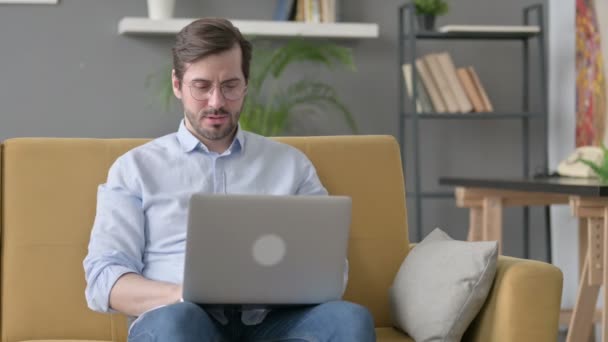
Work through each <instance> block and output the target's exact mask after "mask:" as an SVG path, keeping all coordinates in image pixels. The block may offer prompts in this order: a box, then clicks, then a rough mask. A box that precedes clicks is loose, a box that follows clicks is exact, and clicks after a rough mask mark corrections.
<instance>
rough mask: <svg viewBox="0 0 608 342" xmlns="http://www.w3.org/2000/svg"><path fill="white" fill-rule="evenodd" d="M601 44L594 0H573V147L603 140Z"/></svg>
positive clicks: (604, 115)
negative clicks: (574, 39)
mask: <svg viewBox="0 0 608 342" xmlns="http://www.w3.org/2000/svg"><path fill="white" fill-rule="evenodd" d="M600 1H605V0H600ZM601 43H602V42H601V34H600V29H599V25H598V19H597V15H596V10H595V4H594V0H576V146H577V147H578V146H585V145H594V146H598V145H600V144H601V143H602V141H603V139H604V131H605V129H606V127H605V125H606V80H605V76H604V75H605V74H604V62H603V58H602V45H601ZM606 43H607V42H604V44H606Z"/></svg>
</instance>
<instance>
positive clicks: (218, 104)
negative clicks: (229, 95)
mask: <svg viewBox="0 0 608 342" xmlns="http://www.w3.org/2000/svg"><path fill="white" fill-rule="evenodd" d="M225 103H226V99H225V98H224V94H222V90H221V88H220V87H214V88H213V89H211V93H209V106H211V107H213V108H222V107H223V106H224V104H225Z"/></svg>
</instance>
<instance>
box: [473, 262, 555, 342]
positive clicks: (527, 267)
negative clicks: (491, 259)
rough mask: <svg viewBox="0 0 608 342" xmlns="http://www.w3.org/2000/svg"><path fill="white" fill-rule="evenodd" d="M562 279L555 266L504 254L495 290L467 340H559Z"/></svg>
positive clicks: (531, 341)
mask: <svg viewBox="0 0 608 342" xmlns="http://www.w3.org/2000/svg"><path fill="white" fill-rule="evenodd" d="M562 282H563V275H562V272H561V271H560V269H559V268H557V267H555V266H553V265H550V264H547V263H544V262H539V261H533V260H524V259H517V258H511V257H506V256H500V257H499V259H498V267H497V269H496V277H495V278H494V284H493V285H492V289H491V290H490V293H489V294H488V298H487V299H486V302H485V303H484V306H483V307H482V308H481V311H480V312H479V314H478V315H477V317H475V319H474V320H473V322H472V323H471V325H470V326H469V328H468V330H467V331H466V333H465V335H464V337H463V341H471V342H482V341H483V342H486V341H493V342H512V341H517V342H528V341H529V342H544V341H547V342H549V341H550V342H555V341H556V340H557V334H558V324H559V322H558V321H559V311H560V305H561V297H562Z"/></svg>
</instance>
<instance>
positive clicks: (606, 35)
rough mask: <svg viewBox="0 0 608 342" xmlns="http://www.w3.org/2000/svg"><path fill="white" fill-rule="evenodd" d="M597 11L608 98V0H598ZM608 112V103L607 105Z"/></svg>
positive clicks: (607, 132)
mask: <svg viewBox="0 0 608 342" xmlns="http://www.w3.org/2000/svg"><path fill="white" fill-rule="evenodd" d="M595 13H597V19H598V22H599V27H600V32H601V34H602V42H601V44H602V56H603V57H604V80H607V81H606V82H607V83H606V99H607V100H608V1H606V0H599V1H598V0H596V1H595ZM606 112H607V114H608V105H607V106H606ZM604 144H605V145H608V128H607V129H605V130H604Z"/></svg>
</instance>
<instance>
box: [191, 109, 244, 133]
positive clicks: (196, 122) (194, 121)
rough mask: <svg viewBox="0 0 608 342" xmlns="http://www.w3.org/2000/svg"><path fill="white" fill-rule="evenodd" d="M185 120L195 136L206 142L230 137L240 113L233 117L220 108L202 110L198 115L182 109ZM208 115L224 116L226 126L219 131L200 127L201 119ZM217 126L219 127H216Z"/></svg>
mask: <svg viewBox="0 0 608 342" xmlns="http://www.w3.org/2000/svg"><path fill="white" fill-rule="evenodd" d="M184 112H185V116H186V120H188V122H189V123H190V127H192V129H194V131H195V132H196V134H197V135H198V136H200V137H203V138H205V139H207V140H222V139H224V138H226V137H228V136H230V135H232V134H233V133H234V132H235V130H236V127H237V122H238V118H239V115H240V113H239V112H237V113H235V114H236V115H233V114H232V113H230V112H229V111H227V110H225V109H223V108H220V109H208V110H202V111H200V112H199V113H192V112H189V111H188V110H187V109H184ZM208 115H226V116H227V118H228V121H227V125H226V126H225V127H224V126H222V128H221V129H205V128H204V127H202V126H201V125H200V123H201V119H202V118H204V117H205V116H208ZM218 126H219V125H218Z"/></svg>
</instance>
